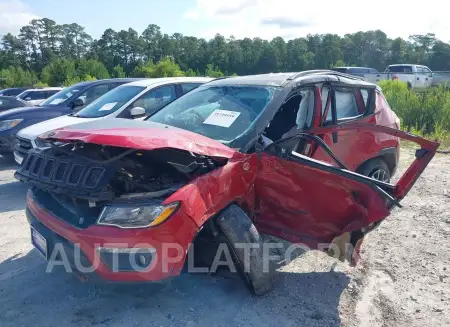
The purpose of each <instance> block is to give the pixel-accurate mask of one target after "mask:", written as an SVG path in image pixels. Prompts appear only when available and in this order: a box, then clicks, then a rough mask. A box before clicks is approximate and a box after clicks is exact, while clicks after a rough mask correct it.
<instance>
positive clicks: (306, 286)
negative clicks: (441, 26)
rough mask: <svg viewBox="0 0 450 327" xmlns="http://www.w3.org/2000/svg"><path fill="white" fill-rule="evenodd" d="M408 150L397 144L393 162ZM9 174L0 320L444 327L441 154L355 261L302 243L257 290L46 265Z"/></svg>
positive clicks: (447, 170)
mask: <svg viewBox="0 0 450 327" xmlns="http://www.w3.org/2000/svg"><path fill="white" fill-rule="evenodd" d="M411 158H412V152H411V151H410V150H404V151H403V152H402V166H403V167H404V166H405V163H406V162H407V161H408V160H411ZM0 160H1V158H0ZM13 173H14V165H12V164H8V163H7V162H5V161H3V162H1V163H0V317H2V323H1V324H2V326H5V327H6V326H31V325H33V326H91V325H97V326H102V325H105V326H123V325H127V326H148V325H154V326H274V325H277V326H308V327H313V326H320V327H323V326H395V327H398V326H400V327H402V326H407V327H413V326H450V251H449V249H450V156H449V155H439V154H438V155H436V157H435V158H434V159H433V161H432V162H431V163H430V165H429V167H428V168H427V170H426V171H425V173H424V174H423V175H422V177H421V178H420V179H419V180H418V182H417V183H416V185H415V187H414V189H413V190H412V191H411V192H410V194H409V195H408V196H407V198H405V200H404V201H403V202H402V204H403V205H404V208H403V209H395V211H394V212H393V214H392V215H391V216H390V217H389V218H388V220H387V221H385V222H384V223H383V224H382V225H381V226H380V227H379V228H378V229H377V230H375V231H374V232H372V233H371V234H369V236H368V237H367V238H366V240H365V243H364V246H363V249H362V260H361V261H360V264H359V265H358V267H356V268H350V267H349V266H348V265H347V264H343V263H340V262H336V261H335V260H334V259H332V258H329V257H328V256H326V255H325V254H323V253H319V252H317V251H313V252H308V253H306V254H304V255H302V256H300V257H298V258H297V259H295V260H294V261H292V262H291V263H290V264H288V265H286V266H284V267H282V268H280V269H279V271H278V272H277V283H276V287H275V288H274V290H273V291H272V292H270V293H269V294H267V295H265V296H263V297H254V296H252V295H250V294H249V292H248V291H247V290H246V288H245V287H244V285H243V283H242V282H241V281H240V279H239V278H238V277H235V276H230V275H223V276H215V277H212V276H202V275H183V276H181V277H178V278H175V279H173V280H171V281H170V282H164V283H161V284H149V285H135V286H128V287H124V286H114V287H113V286H109V287H106V286H103V287H96V286H93V285H91V284H89V283H81V282H80V281H79V280H78V279H76V278H74V277H73V276H71V275H67V274H65V273H63V272H53V273H51V274H47V273H45V267H46V264H45V262H44V261H43V259H42V258H41V257H40V255H39V254H38V253H37V251H36V250H34V249H33V248H32V246H31V245H30V240H29V238H30V235H29V234H30V232H29V227H28V224H27V222H26V218H25V215H24V207H25V193H26V187H25V185H22V184H20V183H19V182H16V181H15V179H14V178H13Z"/></svg>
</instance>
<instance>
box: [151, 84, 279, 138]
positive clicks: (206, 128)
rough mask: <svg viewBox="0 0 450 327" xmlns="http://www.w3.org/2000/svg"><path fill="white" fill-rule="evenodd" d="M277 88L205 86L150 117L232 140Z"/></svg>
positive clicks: (266, 102)
mask: <svg viewBox="0 0 450 327" xmlns="http://www.w3.org/2000/svg"><path fill="white" fill-rule="evenodd" d="M276 89H277V88H275V87H267V86H248V85H245V86H204V87H200V88H198V89H196V90H193V91H191V92H189V93H187V94H186V95H184V96H182V97H181V98H179V99H177V100H175V101H174V102H172V103H170V104H168V105H167V106H165V107H164V108H162V109H161V110H160V111H158V112H157V113H156V114H154V115H153V116H151V117H150V118H149V119H148V120H150V121H153V122H157V123H163V124H166V125H170V126H174V127H178V128H182V129H185V130H188V131H191V132H195V133H198V134H201V135H204V136H207V137H209V138H212V139H215V140H217V141H220V142H222V143H229V142H231V141H233V140H235V139H236V138H237V137H238V136H240V135H241V134H243V133H244V132H246V131H247V130H248V129H250V128H251V126H252V124H253V123H254V122H255V121H256V119H257V118H258V117H259V115H260V114H261V113H262V112H263V111H264V109H265V108H266V106H267V105H268V104H269V103H270V101H271V100H272V98H273V96H274V93H275V90H276Z"/></svg>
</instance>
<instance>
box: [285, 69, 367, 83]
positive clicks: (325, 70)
mask: <svg viewBox="0 0 450 327" xmlns="http://www.w3.org/2000/svg"><path fill="white" fill-rule="evenodd" d="M312 74H329V75H335V76H340V77H345V78H348V79H353V80H357V81H365V79H364V78H361V77H358V76H354V75H349V74H345V73H341V72H337V71H334V70H330V69H316V70H307V71H303V72H299V73H296V74H294V75H292V76H290V77H289V78H288V79H287V80H289V81H291V80H294V79H297V78H299V77H302V76H307V75H312Z"/></svg>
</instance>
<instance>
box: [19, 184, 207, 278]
mask: <svg viewBox="0 0 450 327" xmlns="http://www.w3.org/2000/svg"><path fill="white" fill-rule="evenodd" d="M27 205H28V206H27V218H28V221H29V223H30V225H31V226H32V227H33V228H35V229H36V230H37V231H38V232H39V233H40V234H41V235H43V236H44V237H45V238H46V239H47V243H48V255H47V258H48V259H50V260H52V259H53V260H55V259H56V260H59V259H60V255H59V254H55V252H54V251H55V249H57V248H58V251H61V248H62V249H64V252H67V253H66V256H65V257H64V256H63V259H64V260H67V261H68V264H69V265H70V267H71V268H72V269H73V271H75V272H81V273H82V274H83V275H84V276H87V278H88V279H93V280H97V279H100V280H103V281H113V282H148V281H152V282H154V281H160V280H163V279H166V278H169V277H172V276H177V275H179V274H180V273H181V271H182V269H183V266H184V263H185V259H186V255H187V251H188V249H189V245H190V243H191V242H192V240H193V238H194V236H195V235H196V233H197V232H198V227H197V226H196V225H195V224H194V222H193V221H192V220H191V219H190V218H189V217H188V216H186V215H185V214H184V213H183V212H182V211H178V212H177V213H175V214H174V215H173V216H172V217H170V218H169V219H168V220H167V221H166V222H164V223H163V224H161V225H160V226H157V227H154V228H143V229H120V228H117V227H110V226H99V225H92V226H89V227H88V228H86V229H78V228H76V227H74V226H72V225H69V224H68V223H66V222H64V221H63V220H61V219H59V218H58V217H56V216H54V215H53V214H51V213H50V212H48V211H46V210H45V209H44V208H42V207H40V206H39V204H38V203H37V202H35V201H34V200H33V193H32V191H29V192H28V196H27ZM57 244H59V245H57ZM105 248H106V249H119V251H117V252H116V253H122V254H123V253H127V252H130V250H131V252H133V255H134V252H138V255H139V253H140V250H142V249H147V250H148V251H147V253H151V256H150V258H151V262H150V264H149V266H148V267H146V268H145V269H144V268H142V266H139V267H138V268H139V269H135V268H136V265H135V264H134V265H133V264H130V262H131V261H133V260H135V258H136V257H133V258H131V257H130V260H131V261H129V262H127V259H128V257H126V256H124V255H122V256H117V257H116V258H115V259H114V258H111V256H108V255H105V253H104V252H102V251H103V250H104V249H105ZM133 249H136V250H137V251H133ZM122 250H124V251H125V250H126V251H125V252H123V251H122ZM109 252H110V251H109ZM112 262H115V265H112V264H111V263H112ZM134 262H136V261H134ZM80 268H81V269H80ZM91 276H94V277H93V278H92V277H91Z"/></svg>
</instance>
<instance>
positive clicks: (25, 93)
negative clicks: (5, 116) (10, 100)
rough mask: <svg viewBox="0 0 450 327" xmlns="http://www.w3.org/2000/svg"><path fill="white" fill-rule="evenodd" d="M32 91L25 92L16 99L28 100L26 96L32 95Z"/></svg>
mask: <svg viewBox="0 0 450 327" xmlns="http://www.w3.org/2000/svg"><path fill="white" fill-rule="evenodd" d="M30 92H31V91H23V92H22V93H20V94H19V95H17V96H16V98H19V99H22V100H23V99H25V98H26V96H27V95H28V94H29V93H30Z"/></svg>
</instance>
